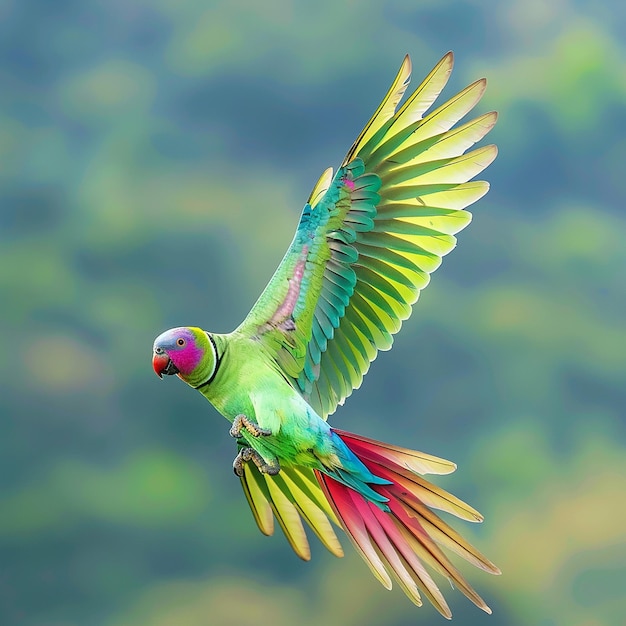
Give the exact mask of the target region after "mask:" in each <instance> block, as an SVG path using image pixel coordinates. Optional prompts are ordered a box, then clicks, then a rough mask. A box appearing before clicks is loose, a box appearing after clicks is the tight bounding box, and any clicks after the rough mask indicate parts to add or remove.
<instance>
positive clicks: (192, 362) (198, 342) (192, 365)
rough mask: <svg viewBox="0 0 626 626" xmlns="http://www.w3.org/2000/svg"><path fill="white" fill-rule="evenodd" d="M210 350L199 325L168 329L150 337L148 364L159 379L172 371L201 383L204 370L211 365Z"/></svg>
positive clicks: (205, 335) (181, 376)
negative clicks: (150, 356) (149, 360)
mask: <svg viewBox="0 0 626 626" xmlns="http://www.w3.org/2000/svg"><path fill="white" fill-rule="evenodd" d="M214 356H215V355H214V350H213V347H212V344H211V341H210V339H209V336H208V335H207V333H206V332H205V331H203V330H202V329H201V328H194V327H180V328H170V330H166V331H165V332H164V333H162V334H160V335H159V336H158V337H157V338H156V339H155V340H154V347H153V349H152V367H153V368H154V371H155V373H156V374H157V376H158V377H159V378H163V374H165V375H166V376H171V375H172V374H176V375H177V376H178V377H179V378H180V379H181V380H184V381H185V382H186V383H188V384H190V385H192V386H196V385H197V384H198V383H201V382H203V381H202V378H203V377H205V370H207V371H210V369H211V368H212V367H214Z"/></svg>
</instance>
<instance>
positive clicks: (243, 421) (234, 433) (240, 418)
mask: <svg viewBox="0 0 626 626" xmlns="http://www.w3.org/2000/svg"><path fill="white" fill-rule="evenodd" d="M242 430H245V431H247V432H249V433H250V434H251V435H252V436H253V437H269V436H270V435H271V434H272V431H271V430H268V429H267V428H261V427H260V426H258V425H257V424H255V423H254V422H251V421H250V420H249V419H248V418H247V417H246V416H245V415H237V417H236V418H235V419H234V420H233V425H232V426H231V427H230V431H229V434H230V436H231V437H234V438H235V439H239V437H241V431H242Z"/></svg>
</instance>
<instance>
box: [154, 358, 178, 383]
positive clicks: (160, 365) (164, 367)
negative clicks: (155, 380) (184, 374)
mask: <svg viewBox="0 0 626 626" xmlns="http://www.w3.org/2000/svg"><path fill="white" fill-rule="evenodd" d="M152 368H153V369H154V373H155V374H156V375H157V376H158V377H159V378H163V374H165V375H166V376H171V375H172V374H178V368H177V367H176V366H175V365H174V363H172V360H171V359H170V357H169V356H167V354H165V353H163V354H156V353H155V354H153V355H152Z"/></svg>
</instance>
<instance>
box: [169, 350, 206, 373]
mask: <svg viewBox="0 0 626 626" xmlns="http://www.w3.org/2000/svg"><path fill="white" fill-rule="evenodd" d="M170 358H171V359H172V361H173V363H174V365H175V366H176V367H177V368H178V369H179V370H180V372H181V374H191V372H193V370H194V369H196V367H197V366H198V364H199V363H200V361H201V360H202V350H201V349H200V348H198V347H197V346H195V345H193V344H190V345H187V346H186V347H185V348H184V349H183V350H172V352H171V354H170Z"/></svg>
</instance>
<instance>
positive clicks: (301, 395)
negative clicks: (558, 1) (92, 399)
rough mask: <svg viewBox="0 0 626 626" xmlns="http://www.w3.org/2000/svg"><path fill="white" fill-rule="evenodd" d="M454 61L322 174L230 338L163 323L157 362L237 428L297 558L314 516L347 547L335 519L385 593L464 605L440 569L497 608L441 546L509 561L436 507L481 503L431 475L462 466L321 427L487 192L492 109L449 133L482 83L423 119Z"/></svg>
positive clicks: (262, 497) (258, 516) (269, 520)
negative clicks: (448, 591)
mask: <svg viewBox="0 0 626 626" xmlns="http://www.w3.org/2000/svg"><path fill="white" fill-rule="evenodd" d="M452 66H453V54H452V53H451V52H450V53H448V54H446V55H445V56H444V57H443V58H442V59H441V61H439V63H437V65H436V66H435V67H434V69H433V70H432V71H431V72H430V73H429V74H428V76H427V77H426V78H425V79H424V81H423V82H422V83H421V84H420V85H419V87H417V89H415V91H414V92H413V93H412V94H411V96H410V97H409V98H408V99H407V100H406V102H405V103H404V104H403V105H402V106H401V107H400V108H398V105H399V103H400V101H401V99H402V97H403V95H404V93H405V91H406V89H407V87H408V84H409V80H410V76H411V61H410V58H409V57H408V56H406V57H405V59H404V61H403V63H402V65H401V67H400V70H399V72H398V75H397V76H396V78H395V80H394V81H393V84H392V85H391V87H390V89H389V91H388V92H387V95H386V96H385V98H384V99H383V101H382V103H381V104H380V106H379V107H378V109H377V110H376V112H375V113H374V115H373V116H372V118H371V119H370V121H369V122H368V123H367V124H366V126H365V128H364V129H363V131H362V132H361V134H360V135H359V136H358V137H357V139H356V141H355V142H354V144H353V145H352V147H351V148H350V150H349V151H348V154H347V156H346V158H345V159H344V161H343V163H342V164H341V166H340V167H339V169H338V170H337V172H336V174H334V175H333V171H332V169H331V168H329V169H327V170H326V171H325V172H324V173H323V174H322V176H321V177H320V179H319V181H318V182H317V184H316V185H315V187H314V188H313V191H312V192H311V195H310V197H309V199H308V201H307V203H306V204H305V205H304V210H303V212H302V215H301V218H300V223H299V225H298V229H297V231H296V234H295V237H294V239H293V242H292V243H291V246H290V247H289V249H288V251H287V253H286V255H285V257H284V258H283V260H282V262H281V263H280V265H279V267H278V269H277V271H276V273H275V274H274V276H273V277H272V279H271V280H270V282H269V284H268V285H267V287H266V288H265V290H264V291H263V293H262V294H261V296H260V298H259V299H258V301H257V302H256V304H255V305H254V307H253V308H252V310H251V311H250V313H249V315H248V316H247V317H246V319H245V320H244V321H243V323H242V324H241V325H240V326H239V327H238V328H236V329H235V330H234V331H233V332H231V333H229V334H217V333H211V332H207V331H205V330H202V329H200V328H196V327H181V328H173V329H170V330H167V331H166V332H164V333H163V334H161V335H159V337H157V339H156V340H155V342H154V348H153V359H152V363H153V367H154V370H155V372H156V373H157V374H158V375H159V376H160V377H162V376H163V375H164V374H166V375H172V374H176V375H177V376H178V377H179V378H180V379H181V380H183V381H184V382H185V383H187V384H188V385H190V386H191V387H193V388H194V389H196V390H197V391H199V392H200V393H201V394H202V395H203V396H204V397H205V398H206V399H207V400H209V402H211V403H212V404H213V406H214V407H215V408H216V409H217V410H218V411H219V412H220V413H221V414H222V415H223V416H224V417H225V418H226V419H227V420H229V422H231V423H232V426H231V428H230V435H231V436H232V437H234V438H235V439H236V441H237V445H238V454H237V456H236V458H235V460H234V463H233V468H234V471H235V473H236V475H237V476H238V477H239V479H240V481H241V486H242V487H243V491H244V493H245V495H246V498H247V500H248V503H249V505H250V508H251V509H252V513H253V515H254V518H255V520H256V523H257V525H258V526H259V528H260V530H261V532H263V533H265V534H266V535H271V534H272V533H273V531H274V519H276V520H277V521H278V523H279V524H280V526H281V527H282V529H283V531H284V533H285V535H286V537H287V539H288V541H289V543H290V544H291V546H292V548H293V549H294V551H295V552H296V554H297V555H298V556H299V557H301V558H302V559H305V560H308V559H309V558H310V556H311V555H310V548H309V543H308V540H307V536H306V533H305V530H304V527H303V524H302V520H304V521H305V522H306V523H307V524H308V526H310V528H311V530H312V531H313V532H314V533H315V534H316V535H317V536H318V537H319V539H320V540H321V542H322V543H323V544H324V545H325V546H326V548H328V550H330V552H332V553H333V554H335V555H337V556H342V555H343V551H342V548H341V545H340V543H339V541H338V539H337V536H336V535H335V532H334V530H333V526H332V524H331V522H332V523H334V524H336V525H337V526H340V527H341V528H342V529H343V530H344V531H345V533H346V535H347V536H348V537H349V539H350V540H351V541H352V543H353V544H354V546H355V548H356V549H357V550H358V552H359V553H360V554H361V556H362V557H363V559H364V560H365V562H366V563H367V564H368V565H369V567H370V569H371V570H372V572H373V574H374V576H376V578H378V580H379V581H380V582H381V583H382V584H383V585H384V586H385V587H386V588H388V589H390V588H391V585H392V583H391V578H390V573H391V574H392V575H393V576H394V577H395V578H396V579H397V581H398V583H399V584H400V586H401V587H402V589H403V590H404V592H405V593H406V595H407V596H408V597H409V598H410V599H411V600H412V601H413V602H414V603H415V604H417V605H418V606H420V605H421V604H422V599H421V596H422V594H423V595H424V596H426V597H427V598H428V599H429V600H430V601H431V602H432V603H433V605H434V606H435V607H436V608H437V610H438V611H439V612H440V613H441V614H442V615H444V616H445V617H447V618H450V617H451V616H452V613H451V611H450V608H449V607H448V604H447V603H446V601H445V599H444V597H443V595H442V593H441V591H440V590H439V588H438V586H437V584H436V583H435V582H434V581H433V579H432V578H431V575H430V574H429V571H428V570H427V569H426V566H428V568H430V569H432V570H434V571H435V572H438V573H439V574H442V575H443V576H444V577H446V578H447V579H448V580H449V581H450V582H451V583H454V584H455V585H456V586H457V587H458V588H459V589H460V590H461V591H462V592H463V593H464V594H465V595H466V596H467V597H468V598H469V599H470V600H471V601H472V602H474V604H476V605H477V606H478V607H480V608H481V609H483V610H484V611H486V612H487V613H490V612H491V610H490V609H489V607H488V606H487V604H486V603H485V602H484V601H483V599H482V598H481V597H480V596H479V595H478V594H477V593H476V592H475V591H474V589H473V588H472V587H471V586H470V585H469V583H468V582H467V581H466V580H465V578H464V577H463V576H462V575H461V573H460V572H459V571H458V569H457V568H456V567H455V566H454V565H453V564H452V563H451V562H450V560H449V559H448V557H447V556H446V554H445V553H444V551H443V550H442V548H445V549H447V550H450V551H452V552H455V553H456V554H458V555H460V556H461V557H463V558H464V559H466V560H467V561H469V562H470V563H472V564H473V565H475V566H477V567H479V568H481V569H483V570H485V571H487V572H490V573H492V574H498V573H500V572H499V570H498V568H497V567H496V566H495V565H494V564H493V563H491V562H490V561H489V560H488V559H487V558H486V557H484V556H483V555H482V554H481V553H480V552H479V551H478V550H476V549H475V548H474V547H473V546H471V545H470V544H469V543H468V542H467V541H466V540H464V539H463V538H462V537H461V536H460V535H459V534H458V533H457V532H456V531H455V530H453V529H452V528H451V527H450V526H449V525H448V524H447V523H446V522H444V521H443V520H442V519H441V518H440V517H439V516H438V515H437V514H436V513H435V512H434V511H433V509H438V510H441V511H445V512H447V513H452V514H453V515H456V516H457V517H460V518H462V519H465V520H468V521H471V522H479V521H482V517H481V515H480V513H478V512H477V511H476V510H474V509H473V508H471V507H470V506H468V505H467V504H465V503H464V502H462V501H461V500H459V499H458V498H456V497H454V496H453V495H451V494H449V493H447V492H446V491H444V490H442V489H440V488H438V487H436V486H435V485H433V484H431V483H430V482H428V481H426V480H425V479H424V478H423V476H424V475H425V474H448V473H450V472H453V471H454V470H455V469H456V466H455V465H454V463H451V462H450V461H446V460H444V459H440V458H437V457H434V456H430V455H428V454H423V453H421V452H416V451H413V450H409V449H406V448H402V447H398V446H395V445H391V444H387V443H381V442H379V441H374V440H372V439H367V438H365V437H362V436H359V435H355V434H352V433H348V432H344V431H342V430H338V429H336V428H331V426H329V424H328V422H327V421H326V420H327V418H328V416H329V415H331V414H332V413H334V411H335V409H336V408H337V406H338V405H340V404H343V403H344V400H345V399H346V398H347V397H348V396H349V395H350V394H351V393H352V390H353V389H356V388H358V387H359V386H360V385H361V381H362V379H363V376H364V375H365V373H366V372H367V370H368V369H369V366H370V363H371V362H372V361H373V360H374V359H375V358H376V355H377V353H378V351H379V350H388V349H389V348H390V347H391V344H392V340H393V335H394V334H395V333H397V332H398V331H399V330H400V326H401V325H402V321H403V320H405V319H407V318H408V317H409V315H410V314H411V307H412V305H413V303H414V302H415V301H416V300H417V298H418V296H419V293H420V290H421V289H423V288H424V287H426V285H427V284H428V281H429V275H430V273H431V272H433V271H434V270H436V269H437V268H438V267H439V264H440V263H441V257H442V256H444V255H445V254H447V253H448V252H450V250H452V248H454V246H455V244H456V239H455V237H454V235H455V234H456V233H457V232H459V231H460V230H461V229H463V228H464V227H465V226H467V224H468V223H469V222H470V220H471V214H470V213H469V212H468V211H466V210H465V209H466V207H467V206H469V205H470V204H472V203H473V202H475V201H476V200H478V199H479V198H481V197H482V196H483V195H485V193H486V192H487V190H488V188H489V186H488V183H486V182H483V181H472V182H468V181H470V179H472V178H473V177H474V176H475V175H476V174H478V173H479V172H481V171H482V170H483V169H484V168H486V167H487V166H488V165H489V164H490V163H491V162H492V161H493V160H494V158H495V157H496V154H497V149H496V147H495V146H494V145H488V146H484V147H481V148H478V149H475V150H472V151H470V152H466V150H468V148H470V147H471V146H472V145H473V144H474V143H476V142H477V141H479V140H480V139H482V138H483V137H484V136H485V135H486V134H487V133H488V132H489V131H490V130H491V128H492V127H493V126H494V124H495V122H496V117H497V115H496V113H495V112H491V113H485V114H484V115H481V116H479V117H477V118H476V119H473V120H471V121H469V122H466V123H465V124H463V125H461V126H457V127H455V128H453V126H454V125H455V124H456V123H457V122H458V121H459V120H460V119H461V118H462V117H463V116H465V115H466V114H467V113H468V112H469V111H470V110H471V109H472V108H473V107H474V106H475V105H476V103H477V102H478V101H479V100H480V98H481V96H482V94H483V92H484V90H485V85H486V81H485V80H484V79H481V80H478V81H476V82H474V83H472V84H471V85H470V86H469V87H467V88H465V89H463V91H461V92H460V93H458V94H457V95H455V96H454V97H453V98H451V99H450V100H448V101H447V102H445V103H444V104H442V105H440V106H439V107H438V108H436V109H435V110H433V111H432V112H430V113H428V114H427V115H424V114H425V112H426V111H427V110H428V109H429V108H430V107H431V105H432V104H433V102H434V101H435V100H436V98H437V97H438V95H439V94H440V92H441V91H442V89H443V88H444V86H445V84H446V82H447V81H448V78H449V76H450V73H451V71H452Z"/></svg>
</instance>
